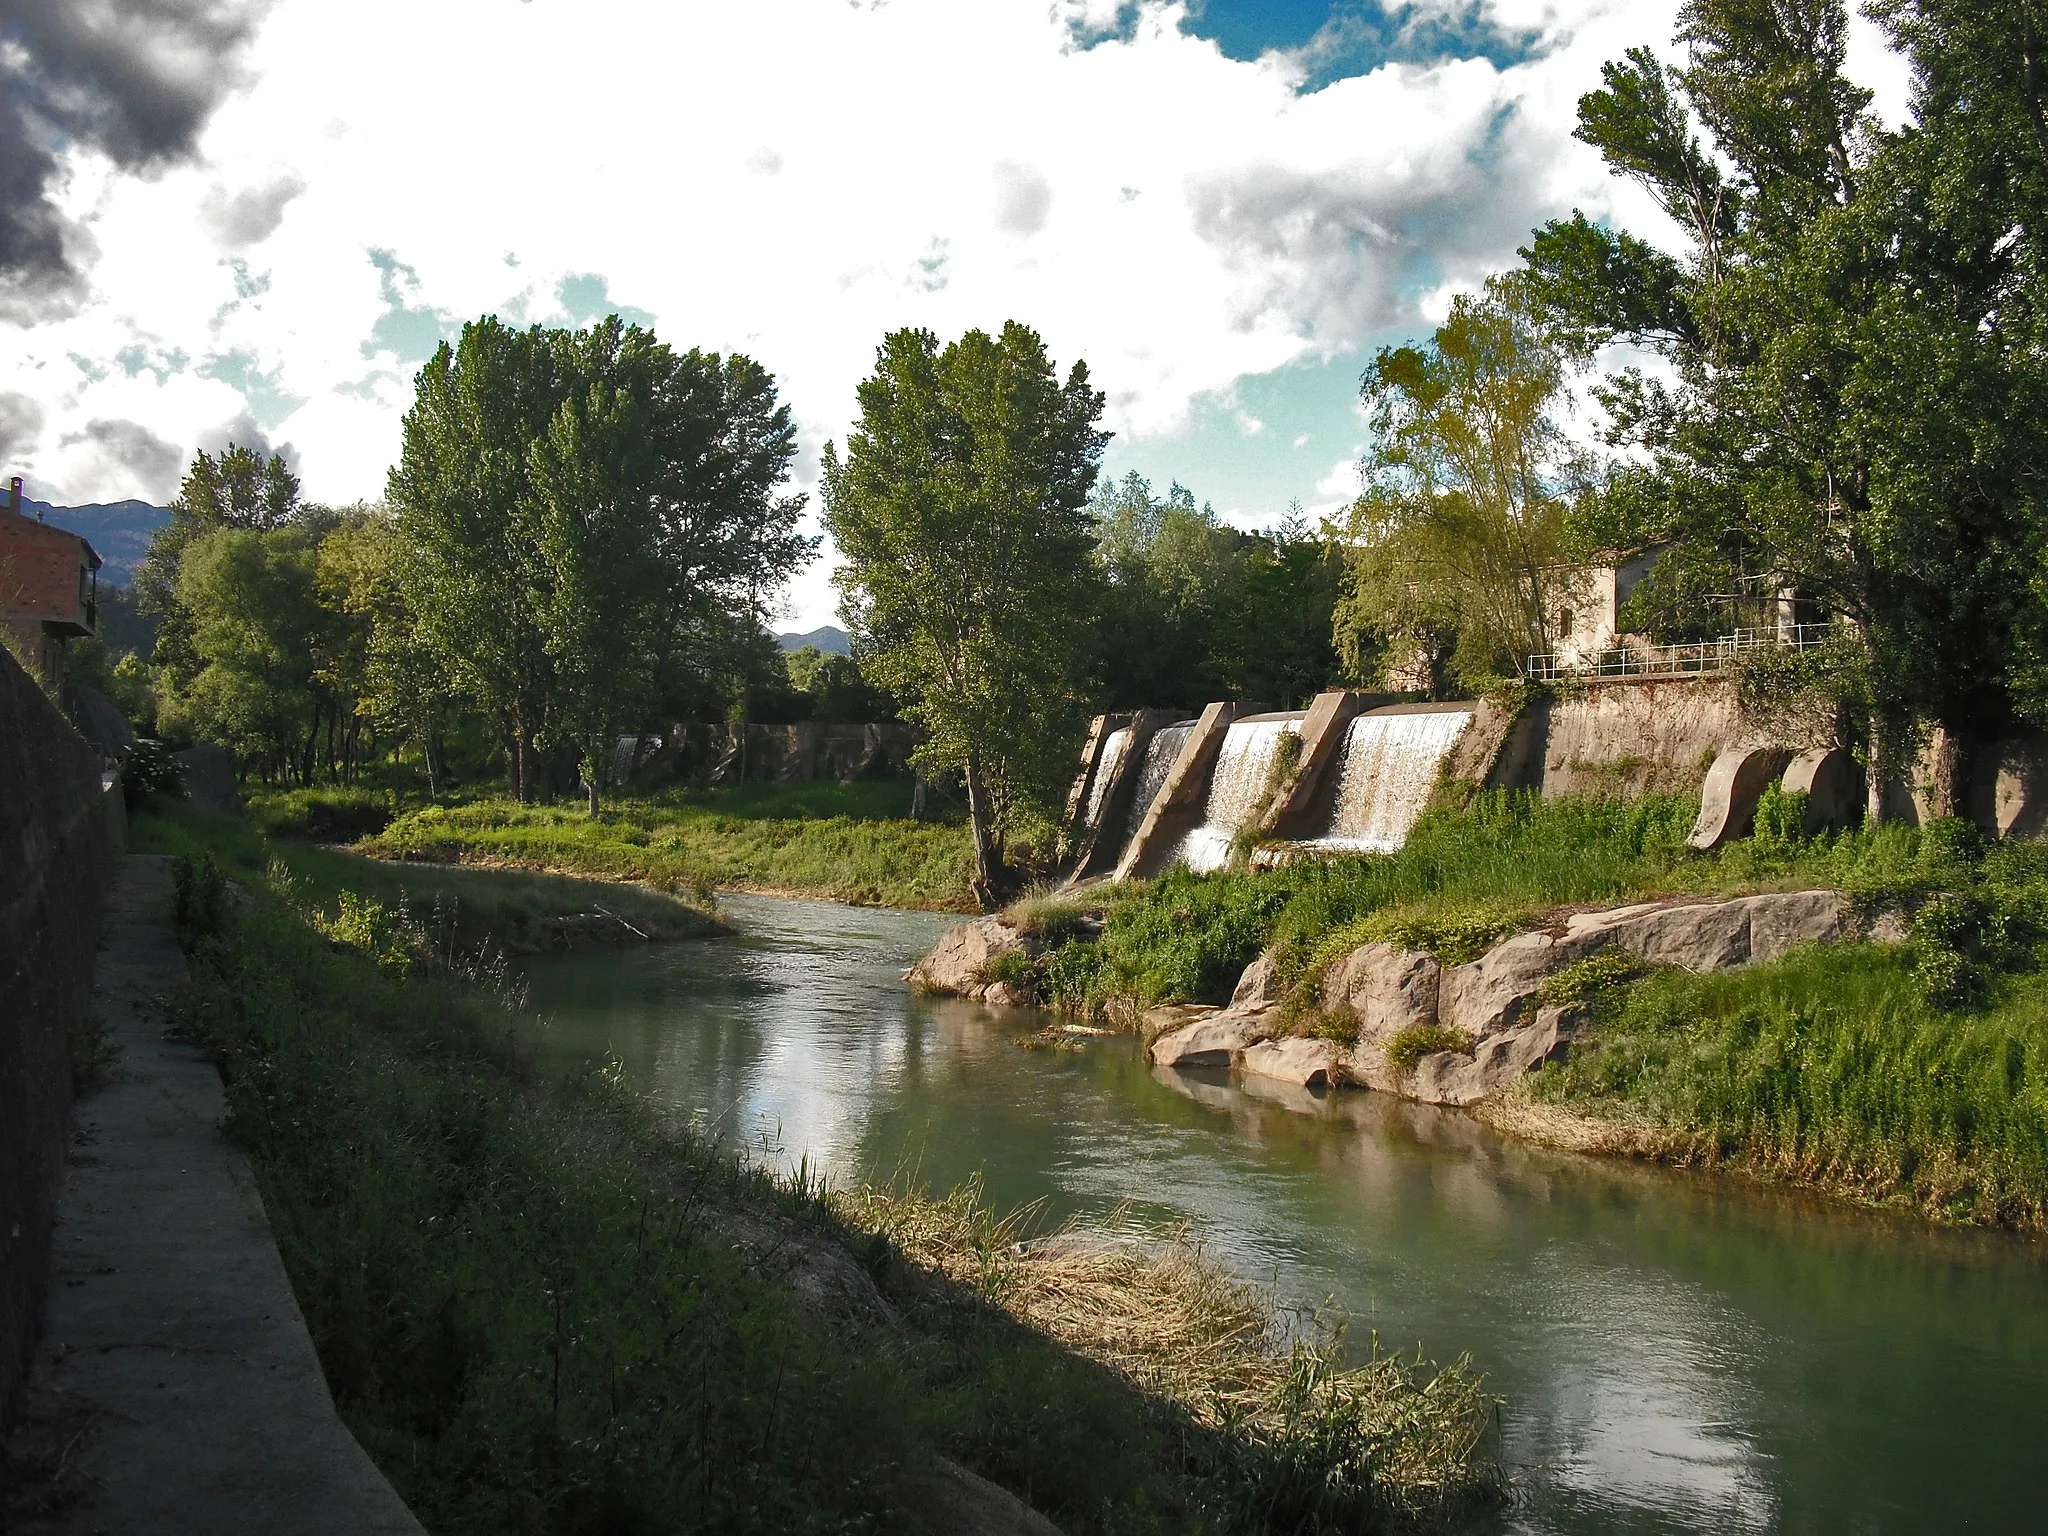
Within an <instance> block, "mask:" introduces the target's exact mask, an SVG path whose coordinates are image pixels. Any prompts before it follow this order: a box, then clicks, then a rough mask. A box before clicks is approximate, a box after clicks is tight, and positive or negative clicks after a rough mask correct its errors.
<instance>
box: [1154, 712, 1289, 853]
mask: <svg viewBox="0 0 2048 1536" xmlns="http://www.w3.org/2000/svg"><path fill="white" fill-rule="evenodd" d="M1300 729H1301V720H1300V718H1299V717H1294V718H1291V719H1290V718H1282V719H1277V720H1276V719H1272V718H1270V717H1269V718H1266V719H1251V720H1240V721H1238V722H1237V723H1236V724H1235V725H1233V726H1231V727H1230V729H1229V731H1228V732H1227V733H1226V734H1225V735H1224V738H1223V749H1222V751H1220V752H1219V753H1218V754H1217V756H1216V771H1215V772H1214V773H1213V774H1212V775H1211V776H1210V778H1209V799H1208V802H1207V804H1206V805H1205V806H1204V807H1203V810H1202V824H1201V825H1200V826H1199V827H1196V828H1195V829H1194V831H1192V832H1190V833H1188V835H1187V836H1186V837H1185V838H1183V839H1182V840H1181V844H1180V846H1179V847H1178V848H1176V849H1175V850H1174V852H1173V855H1172V857H1170V858H1168V859H1167V861H1166V862H1167V863H1169V864H1170V863H1172V862H1173V859H1175V858H1178V859H1179V860H1180V861H1181V862H1182V863H1184V864H1186V865H1187V867H1188V868H1189V869H1192V870H1193V871H1195V873H1196V874H1207V873H1208V872H1209V871H1210V870H1213V869H1221V868H1222V867H1223V865H1224V863H1225V862H1226V861H1227V860H1228V859H1229V857H1230V840H1231V839H1232V838H1233V837H1235V836H1236V835H1237V832H1238V829H1239V828H1240V827H1242V826H1243V825H1244V824H1245V823H1246V822H1247V821H1249V820H1250V819H1251V815H1252V812H1253V811H1254V810H1255V809H1257V807H1258V802H1259V796H1260V795H1261V794H1263V793H1264V792H1265V788H1266V779H1267V776H1268V774H1270V773H1271V771H1272V767H1273V754H1274V752H1275V751H1277V750H1278V749H1279V746H1280V738H1281V737H1282V736H1287V735H1292V734H1293V733H1295V732H1297V731H1299V730H1300Z"/></svg>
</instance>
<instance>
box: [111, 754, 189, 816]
mask: <svg viewBox="0 0 2048 1536" xmlns="http://www.w3.org/2000/svg"><path fill="white" fill-rule="evenodd" d="M184 782H185V766H184V764H182V763H180V762H179V761H178V755H177V754H176V753H175V752H173V751H172V750H171V749H170V748H169V747H167V746H165V745H164V744H163V743H162V742H160V741H148V740H143V741H135V742H131V743H129V746H128V750H127V752H126V753H125V754H124V755H123V757H122V759H121V797H122V799H124V800H125V801H126V802H127V804H128V809H129V810H130V811H138V810H141V809H142V808H143V807H145V806H147V805H150V804H151V803H153V802H154V801H155V800H157V799H158V798H160V797H162V796H165V795H175V794H177V793H178V791H179V789H180V788H181V787H182V786H183V785H184Z"/></svg>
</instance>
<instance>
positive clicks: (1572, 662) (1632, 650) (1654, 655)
mask: <svg viewBox="0 0 2048 1536" xmlns="http://www.w3.org/2000/svg"><path fill="white" fill-rule="evenodd" d="M1833 633H1834V626H1833V625H1830V624H1777V625H1768V626H1765V627H1764V628H1761V629H1738V630H1736V631H1735V632H1734V633H1733V634H1728V635H1723V636H1722V637H1721V638H1720V639H1718V640H1707V641H1703V642H1701V643H1700V644H1697V645H1618V646H1614V647H1611V648H1610V649H1608V650H1604V651H1598V652H1595V653H1594V654H1592V655H1590V656H1579V657H1573V658H1570V659H1566V658H1563V657H1560V656H1557V655H1555V654H1546V655H1536V656H1531V657H1529V658H1528V667H1527V669H1526V671H1525V674H1524V675H1525V676H1528V677H1531V678H1534V679H1536V680H1537V681H1539V682H1555V681H1556V680H1557V679H1559V678H1561V677H1584V678H1602V677H1714V676H1718V675H1719V674H1721V673H1723V672H1726V671H1727V670H1728V667H1729V664H1730V663H1731V662H1733V661H1734V660H1735V658H1736V657H1737V656H1739V655H1740V654H1741V653H1742V652H1744V651H1754V650H1760V649H1762V648H1763V647H1765V646H1780V647H1783V648H1784V649H1786V650H1790V651H1805V650H1811V649H1812V648H1813V647H1814V646H1817V645H1821V644H1824V643H1826V641H1827V639H1828V637H1829V636H1830V635H1831V634H1833Z"/></svg>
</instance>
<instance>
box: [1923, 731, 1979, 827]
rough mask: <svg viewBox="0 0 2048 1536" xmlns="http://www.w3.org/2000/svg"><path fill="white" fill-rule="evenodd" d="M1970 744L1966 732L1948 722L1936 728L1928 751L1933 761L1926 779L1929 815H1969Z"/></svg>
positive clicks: (1966, 816) (1964, 816)
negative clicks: (1948, 724) (1949, 724)
mask: <svg viewBox="0 0 2048 1536" xmlns="http://www.w3.org/2000/svg"><path fill="white" fill-rule="evenodd" d="M1971 746H1972V743H1971V741H1970V738H1969V735H1968V733H1967V732H1965V731H1962V730H1958V729H1956V728H1955V727H1953V726H1947V725H1940V726H1936V727H1935V729H1934V740H1933V741H1932V742H1930V743H1929V748H1930V750H1929V752H1928V756H1929V758H1930V759H1931V760H1932V764H1931V766H1932V772H1930V774H1929V775H1928V780H1927V814H1928V815H1929V816H1960V817H1963V818H1965V819H1967V818H1968V817H1969V814H1970V757H1971V751H1970V749H1971Z"/></svg>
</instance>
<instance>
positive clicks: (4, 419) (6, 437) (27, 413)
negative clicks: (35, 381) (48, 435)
mask: <svg viewBox="0 0 2048 1536" xmlns="http://www.w3.org/2000/svg"><path fill="white" fill-rule="evenodd" d="M42 430H43V408H42V406H41V405H40V404H38V403H37V401H36V399H35V397H34V396H33V395H24V394H19V393H17V392H15V391H13V390H6V391H0V477H4V476H5V475H7V474H10V473H12V468H11V466H12V465H13V463H14V460H15V457H16V456H17V455H18V454H21V453H23V452H25V451H26V450H27V449H29V448H32V447H33V446H34V445H35V441H36V439H37V438H38V437H39V436H41V435H42Z"/></svg>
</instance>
